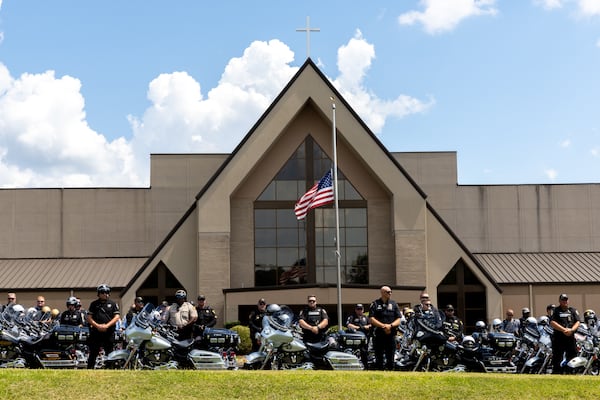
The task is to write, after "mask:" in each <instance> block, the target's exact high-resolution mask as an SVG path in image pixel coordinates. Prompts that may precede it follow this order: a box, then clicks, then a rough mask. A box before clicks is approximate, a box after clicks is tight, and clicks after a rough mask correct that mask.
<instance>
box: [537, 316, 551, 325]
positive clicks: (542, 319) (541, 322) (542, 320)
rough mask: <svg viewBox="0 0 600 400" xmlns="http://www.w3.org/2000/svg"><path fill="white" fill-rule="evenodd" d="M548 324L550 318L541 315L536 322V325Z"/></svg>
mask: <svg viewBox="0 0 600 400" xmlns="http://www.w3.org/2000/svg"><path fill="white" fill-rule="evenodd" d="M549 323H550V318H548V316H547V315H542V316H541V317H540V319H539V320H538V324H540V325H548V324H549Z"/></svg>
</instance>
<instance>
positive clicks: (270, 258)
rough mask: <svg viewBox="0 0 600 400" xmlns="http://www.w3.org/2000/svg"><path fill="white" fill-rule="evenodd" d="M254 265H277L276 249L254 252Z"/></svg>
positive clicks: (261, 249)
mask: <svg viewBox="0 0 600 400" xmlns="http://www.w3.org/2000/svg"><path fill="white" fill-rule="evenodd" d="M254 263H255V264H256V265H257V266H263V267H264V266H269V265H273V266H274V265H277V252H276V251H275V248H274V247H262V248H258V249H255V250H254Z"/></svg>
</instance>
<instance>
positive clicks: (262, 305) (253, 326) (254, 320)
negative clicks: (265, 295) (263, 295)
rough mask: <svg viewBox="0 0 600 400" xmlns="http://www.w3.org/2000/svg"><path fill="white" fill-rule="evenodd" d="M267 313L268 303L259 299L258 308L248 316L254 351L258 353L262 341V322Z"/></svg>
mask: <svg viewBox="0 0 600 400" xmlns="http://www.w3.org/2000/svg"><path fill="white" fill-rule="evenodd" d="M266 312H267V302H266V301H265V299H259V300H258V304H257V305H256V308H255V309H254V310H252V312H250V315H249V316H248V325H249V327H250V340H252V351H258V349H259V348H260V340H259V339H257V336H258V334H259V333H260V332H261V331H262V321H263V318H264V316H265V314H266Z"/></svg>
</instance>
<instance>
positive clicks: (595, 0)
mask: <svg viewBox="0 0 600 400" xmlns="http://www.w3.org/2000/svg"><path fill="white" fill-rule="evenodd" d="M577 8H578V11H579V13H580V14H582V15H583V16H586V17H594V16H600V0H578V1H577Z"/></svg>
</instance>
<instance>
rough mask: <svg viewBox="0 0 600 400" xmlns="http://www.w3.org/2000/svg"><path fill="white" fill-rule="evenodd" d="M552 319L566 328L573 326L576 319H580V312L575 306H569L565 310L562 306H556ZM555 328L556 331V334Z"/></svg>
mask: <svg viewBox="0 0 600 400" xmlns="http://www.w3.org/2000/svg"><path fill="white" fill-rule="evenodd" d="M552 321H556V322H557V323H558V324H559V325H560V326H563V327H565V328H572V327H573V325H575V322H576V321H579V313H578V312H577V310H576V309H575V308H573V307H569V308H567V309H566V310H563V309H562V308H561V307H556V308H555V309H554V313H552ZM556 332H559V333H560V331H557V330H555V331H554V333H555V334H556Z"/></svg>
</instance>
